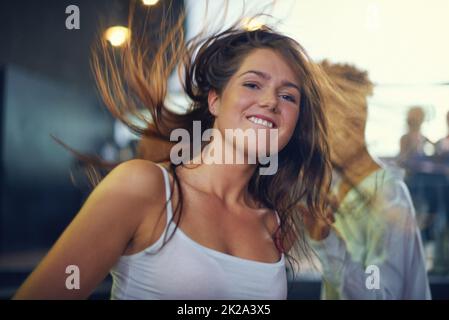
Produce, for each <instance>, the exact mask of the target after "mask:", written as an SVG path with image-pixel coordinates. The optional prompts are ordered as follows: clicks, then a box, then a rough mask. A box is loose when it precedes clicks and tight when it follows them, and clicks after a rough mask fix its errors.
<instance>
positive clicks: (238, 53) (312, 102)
mask: <svg viewBox="0 0 449 320" xmlns="http://www.w3.org/2000/svg"><path fill="white" fill-rule="evenodd" d="M184 18H185V16H184V15H183V16H181V17H179V19H178V21H177V23H176V25H175V26H174V28H172V30H171V31H170V32H169V33H168V35H167V37H166V38H165V39H164V40H163V41H162V42H161V44H160V46H159V50H158V51H157V52H156V54H154V55H153V56H152V57H151V58H150V59H148V57H147V55H146V52H147V50H148V45H146V46H145V45H144V41H143V39H142V36H139V37H137V38H134V39H132V41H130V42H129V43H128V44H127V45H126V46H125V47H124V48H123V49H122V50H121V51H120V53H119V56H117V55H116V52H115V51H112V50H110V48H109V47H108V44H107V43H105V41H102V42H101V43H100V44H101V45H100V46H99V47H98V48H97V49H96V50H94V53H93V58H92V68H93V71H94V74H95V78H96V81H97V85H98V89H99V92H100V93H101V96H102V97H103V100H104V103H105V104H106V106H107V108H108V109H109V110H110V112H111V113H112V115H113V116H114V117H116V118H117V119H119V120H120V121H122V122H123V123H124V124H126V125H127V126H128V127H129V128H130V129H131V130H132V131H133V132H135V133H137V134H138V135H140V136H141V137H142V138H143V139H144V140H148V141H153V142H155V141H160V142H164V143H166V142H167V141H169V137H170V132H171V131H172V130H173V129H176V128H184V129H186V130H187V131H188V132H189V133H190V137H193V134H192V130H193V121H201V129H202V130H203V131H204V130H206V129H209V128H212V126H213V124H214V116H213V115H212V114H211V113H210V112H209V108H208V100H207V97H208V93H209V90H211V89H214V90H215V91H216V92H217V93H218V94H221V93H222V92H223V89H224V88H225V86H226V85H227V83H228V81H229V79H230V77H231V76H232V75H233V74H234V73H235V72H236V71H237V69H238V68H239V66H240V65H241V63H242V62H243V60H244V58H245V57H246V56H248V55H249V54H250V53H251V52H252V51H253V50H255V49H259V48H268V49H271V50H274V51H275V52H277V53H278V54H280V55H281V56H282V57H283V59H284V60H285V61H286V62H287V63H288V65H290V66H291V68H292V70H293V72H294V73H295V74H296V75H297V78H298V81H299V82H300V84H301V88H300V89H301V99H300V102H299V104H300V106H299V107H300V110H301V111H300V118H299V120H298V122H297V124H296V128H295V130H294V133H293V136H292V137H291V139H290V141H289V142H288V144H287V145H286V146H285V147H284V148H283V149H282V150H281V151H280V152H279V154H278V159H279V161H278V171H277V173H276V174H274V175H271V176H268V175H265V176H263V175H259V173H258V172H259V170H255V173H254V175H253V176H252V177H251V179H250V182H249V185H248V190H249V192H250V194H251V195H252V197H253V198H254V200H256V201H257V202H259V203H261V204H263V205H264V206H265V207H267V208H269V209H272V210H276V211H277V213H278V214H279V216H280V221H281V223H280V226H279V229H278V232H277V233H276V234H278V237H279V239H278V240H279V241H278V243H289V242H292V243H291V244H292V245H293V246H292V250H293V251H296V252H297V253H299V254H304V255H306V256H308V257H310V255H309V250H308V246H307V243H306V240H305V238H304V237H305V231H304V230H303V229H304V228H303V223H302V216H301V214H300V211H299V210H298V208H297V205H298V203H300V202H303V203H304V205H305V206H306V207H307V208H308V210H309V211H310V212H311V213H312V215H313V216H315V217H318V216H320V215H321V213H323V212H324V211H325V207H326V205H327V204H326V197H325V195H326V193H327V191H328V189H329V183H330V172H331V170H330V161H329V147H328V143H327V124H326V117H325V115H324V107H323V104H324V103H323V97H322V93H321V86H322V83H321V80H320V70H319V68H318V66H317V65H316V64H314V63H313V62H312V61H311V59H310V58H309V57H308V55H307V53H306V52H305V50H304V49H303V48H302V47H301V45H300V44H298V43H297V42H296V41H295V40H293V39H291V38H289V37H287V36H284V35H282V34H280V33H278V32H276V31H274V30H273V29H271V28H269V27H266V26H264V27H261V28H259V29H257V30H252V31H250V30H247V29H245V28H243V27H240V26H239V22H237V23H236V24H234V25H233V26H232V27H230V28H229V29H227V30H225V31H222V32H216V33H214V34H212V35H207V36H205V35H204V33H201V34H200V35H198V36H197V37H194V38H193V39H191V40H189V41H187V42H184V32H183V22H184ZM131 25H132V24H131V20H130V26H131ZM133 37H135V36H134V35H133ZM183 43H185V45H183ZM178 62H181V63H180V64H179V69H178V72H179V75H180V76H181V75H182V77H183V80H182V85H183V89H184V92H185V94H186V95H187V96H188V98H189V99H190V102H191V103H190V106H189V108H188V110H187V111H186V112H185V113H183V114H179V113H175V112H173V111H171V110H170V109H169V108H167V106H166V104H165V98H166V96H167V90H168V89H167V80H168V77H169V75H170V73H171V71H172V70H173V69H174V68H175V66H176V64H177V63H178ZM145 112H148V113H149V114H150V115H151V117H150V118H148V117H146V116H145ZM130 115H131V116H132V117H134V118H137V119H140V120H141V122H142V123H144V124H143V125H136V123H135V122H134V121H132V120H131V118H132V117H130ZM192 156H193V155H192ZM169 160H170V159H169V156H168V154H165V155H161V156H160V157H158V161H169ZM181 165H182V164H181ZM176 167H177V165H175V164H173V163H170V165H169V169H170V172H171V174H172V175H173V178H174V182H175V185H176V186H177V187H176V188H175V187H174V186H172V189H175V190H177V192H178V199H179V201H178V202H177V204H176V207H175V214H174V215H173V219H176V220H177V223H176V225H178V224H179V220H180V219H181V215H182V208H183V195H182V190H181V188H180V181H179V178H178V176H177V174H176ZM175 231H176V229H175ZM175 231H174V232H175ZM172 236H173V233H172V234H171V235H170V236H168V237H167V238H166V239H165V242H164V243H166V241H169V240H170V238H171V237H172ZM293 239H295V240H296V241H292V240H293ZM285 253H287V252H285Z"/></svg>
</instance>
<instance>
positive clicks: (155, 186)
mask: <svg viewBox="0 0 449 320" xmlns="http://www.w3.org/2000/svg"><path fill="white" fill-rule="evenodd" d="M162 185H163V175H162V171H161V168H160V167H159V166H158V165H157V164H155V163H154V162H151V161H147V160H140V159H133V160H129V161H126V162H123V163H121V164H120V165H118V166H117V167H115V168H114V169H113V170H112V171H111V172H110V173H109V174H108V175H107V176H106V177H105V179H104V180H103V181H102V183H101V184H100V185H99V186H98V187H101V188H104V189H108V190H110V191H119V192H120V193H124V194H127V195H128V196H133V197H144V198H147V199H148V200H154V199H155V198H158V197H159V196H160V194H161V191H162V188H161V186H162Z"/></svg>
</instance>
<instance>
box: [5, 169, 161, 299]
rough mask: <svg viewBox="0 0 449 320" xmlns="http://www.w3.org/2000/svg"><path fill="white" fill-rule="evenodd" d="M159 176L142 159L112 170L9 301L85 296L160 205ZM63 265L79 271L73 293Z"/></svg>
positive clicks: (86, 296)
mask: <svg viewBox="0 0 449 320" xmlns="http://www.w3.org/2000/svg"><path fill="white" fill-rule="evenodd" d="M161 175H162V174H161V172H160V169H159V168H158V167H157V166H156V165H154V164H152V163H150V162H148V161H143V160H131V161H128V162H125V163H122V164H120V165H119V166H117V167H116V168H115V169H114V170H112V171H111V172H110V173H109V174H108V175H107V176H106V177H105V178H104V179H103V181H102V182H101V183H100V184H99V185H98V186H97V187H96V188H95V189H94V191H93V192H92V193H91V194H90V196H89V197H88V199H87V200H86V202H85V204H84V205H83V207H82V208H81V210H80V211H79V213H78V214H77V215H76V217H75V219H74V220H73V221H72V222H71V223H70V225H69V226H68V227H67V228H66V230H65V231H64V232H63V234H62V235H61V237H60V238H59V239H58V241H57V242H56V243H55V245H54V246H53V247H52V248H51V250H50V251H49V253H48V254H47V255H46V257H45V258H44V259H43V261H42V262H41V263H40V264H39V265H38V266H37V268H36V269H35V270H34V271H33V272H32V274H31V275H30V276H29V277H28V278H27V280H26V281H25V283H24V284H23V285H22V286H21V287H20V288H19V290H18V291H17V293H16V294H15V296H14V297H13V299H85V298H88V297H89V295H90V294H91V293H92V292H93V290H94V289H95V288H96V286H97V285H98V284H99V283H100V282H101V281H102V280H103V279H104V278H105V277H106V275H107V274H108V272H109V270H110V269H111V267H112V266H113V265H114V264H115V263H116V262H117V260H118V258H119V257H120V256H121V255H122V254H123V252H124V251H125V249H126V247H127V245H128V243H129V242H130V241H131V240H132V238H133V235H134V232H135V231H136V229H137V227H138V226H139V224H140V222H141V221H142V219H143V217H144V215H145V214H148V213H149V212H151V211H152V210H153V208H154V207H155V203H159V202H163V200H164V198H163V197H162V198H161V197H160V196H161V194H160V193H161V192H160V189H162V188H160V186H161V183H162V177H161ZM157 207H159V206H157ZM153 211H154V210H153ZM68 266H76V268H78V270H79V275H80V281H79V289H68V288H67V286H66V280H67V278H68V277H69V276H70V275H71V274H70V273H69V274H67V273H66V269H67V267H68ZM72 272H73V271H72ZM69 287H70V286H69Z"/></svg>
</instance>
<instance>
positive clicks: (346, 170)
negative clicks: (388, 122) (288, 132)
mask: <svg viewBox="0 0 449 320" xmlns="http://www.w3.org/2000/svg"><path fill="white" fill-rule="evenodd" d="M321 66H322V67H323V70H324V71H325V72H326V73H327V74H328V75H329V77H330V79H331V80H332V81H333V83H334V84H335V89H336V90H335V91H334V92H332V91H326V92H328V93H332V94H331V95H330V96H329V97H328V99H331V101H330V103H329V104H328V105H327V107H328V109H327V113H326V114H327V115H328V116H329V128H330V131H329V132H330V134H329V141H330V145H331V159H332V164H333V167H334V169H335V175H334V177H333V181H332V193H331V194H332V198H333V202H334V204H333V207H334V215H333V216H331V217H329V218H328V219H327V220H333V225H332V227H331V226H330V225H329V224H324V223H320V224H317V223H316V221H315V220H312V221H311V222H310V224H309V223H308V222H307V216H306V219H305V220H306V225H307V226H308V229H309V230H310V231H311V232H310V234H311V238H312V241H311V243H312V244H313V247H314V249H316V251H317V253H318V255H319V257H320V260H321V262H322V266H323V291H322V297H323V298H325V299H429V298H430V290H429V283H428V280H427V274H426V268H425V261H424V255H423V247H422V242H421V237H420V233H419V230H418V228H417V224H416V221H415V211H414V207H413V204H412V202H411V198H410V194H409V191H408V189H407V187H406V185H405V183H404V181H403V180H402V177H401V176H400V175H398V174H397V173H396V172H395V170H392V169H391V168H388V167H386V166H385V165H384V164H382V163H381V162H380V161H379V160H377V159H373V157H372V156H371V155H370V154H369V152H368V149H367V145H366V142H365V127H366V119H367V101H366V98H367V96H369V95H370V94H371V91H372V83H371V82H370V80H369V79H368V76H367V74H366V73H365V72H362V71H360V70H358V69H357V68H355V67H353V66H350V65H345V64H331V63H329V62H327V61H324V62H323V63H321ZM341 96H342V97H343V98H344V100H341Z"/></svg>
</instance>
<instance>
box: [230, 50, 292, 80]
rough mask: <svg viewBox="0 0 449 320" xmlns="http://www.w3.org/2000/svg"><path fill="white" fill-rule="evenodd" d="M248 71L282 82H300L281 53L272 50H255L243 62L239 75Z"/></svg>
mask: <svg viewBox="0 0 449 320" xmlns="http://www.w3.org/2000/svg"><path fill="white" fill-rule="evenodd" d="M247 70H257V71H261V72H264V73H267V74H269V75H270V76H272V77H274V78H279V79H280V80H288V81H290V82H298V77H297V75H295V73H294V69H293V68H292V67H291V66H289V64H288V62H287V60H286V59H285V58H284V57H283V56H282V55H281V54H280V53H278V52H276V51H274V50H271V49H254V50H253V51H251V52H250V54H248V56H247V57H246V58H245V59H244V60H243V62H242V64H241V66H240V68H239V70H238V72H237V74H240V73H242V72H245V71H247Z"/></svg>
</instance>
